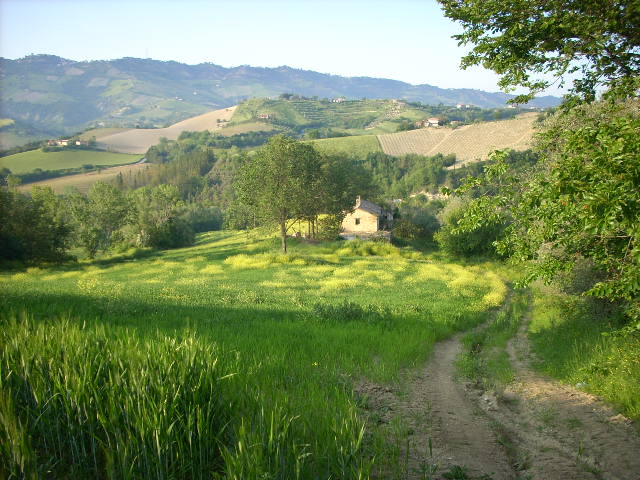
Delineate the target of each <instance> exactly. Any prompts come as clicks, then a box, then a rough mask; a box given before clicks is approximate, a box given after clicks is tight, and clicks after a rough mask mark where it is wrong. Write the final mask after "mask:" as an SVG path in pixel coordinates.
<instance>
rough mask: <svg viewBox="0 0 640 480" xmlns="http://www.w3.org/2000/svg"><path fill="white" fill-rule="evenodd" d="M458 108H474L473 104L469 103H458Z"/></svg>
mask: <svg viewBox="0 0 640 480" xmlns="http://www.w3.org/2000/svg"><path fill="white" fill-rule="evenodd" d="M456 108H457V109H458V110H460V109H463V108H473V105H469V104H468V103H458V104H457V105H456Z"/></svg>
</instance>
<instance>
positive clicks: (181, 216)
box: [0, 182, 222, 263]
mask: <svg viewBox="0 0 640 480" xmlns="http://www.w3.org/2000/svg"><path fill="white" fill-rule="evenodd" d="M221 223H222V214H221V212H220V211H219V210H217V209H215V208H213V207H207V206H204V205H199V204H186V203H185V202H183V201H182V200H181V199H180V194H179V192H178V189H177V188H176V187H175V186H172V185H159V186H155V187H151V186H148V187H143V188H139V189H137V190H134V191H131V192H123V191H121V190H119V189H118V188H116V187H115V186H114V185H109V184H107V183H104V182H97V183H95V184H94V185H93V186H92V187H91V189H90V190H89V192H88V194H87V195H83V194H81V193H79V192H77V191H76V192H73V193H70V194H68V195H64V196H60V195H56V194H54V192H53V190H51V189H50V188H48V187H34V188H33V189H32V191H31V194H30V195H25V194H22V193H20V192H18V191H17V190H15V189H8V188H3V189H0V259H1V260H13V261H21V262H27V263H37V262H60V261H64V260H68V259H70V258H71V256H70V255H69V250H70V249H71V248H74V247H78V248H81V249H82V250H83V251H84V253H85V254H86V256H87V257H89V258H93V257H95V256H96V254H98V253H99V252H106V251H109V250H112V249H118V250H126V249H128V248H131V247H141V248H144V247H149V248H174V247H181V246H186V245H191V244H193V242H194V239H195V233H196V232H198V231H205V230H212V229H216V228H220V226H221Z"/></svg>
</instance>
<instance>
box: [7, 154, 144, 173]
mask: <svg viewBox="0 0 640 480" xmlns="http://www.w3.org/2000/svg"><path fill="white" fill-rule="evenodd" d="M141 158H142V156H141V155H127V154H122V153H111V152H100V151H95V150H60V151H58V152H43V151H42V150H40V149H38V150H31V151H29V152H22V153H16V154H15V155H9V156H8V157H2V158H0V168H2V167H6V168H8V169H9V170H11V172H12V173H16V174H19V173H28V172H32V171H34V170H35V169H36V168H40V169H42V170H62V169H67V168H79V167H82V166H83V165H101V166H112V165H124V164H127V163H133V162H137V161H138V160H140V159H141Z"/></svg>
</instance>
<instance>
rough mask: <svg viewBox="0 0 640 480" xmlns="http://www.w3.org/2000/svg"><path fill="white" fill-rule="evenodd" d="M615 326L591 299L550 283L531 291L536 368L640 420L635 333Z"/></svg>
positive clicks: (639, 346)
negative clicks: (566, 291)
mask: <svg viewBox="0 0 640 480" xmlns="http://www.w3.org/2000/svg"><path fill="white" fill-rule="evenodd" d="M619 328H620V326H619V325H616V324H615V319H614V318H610V316H609V315H607V312H606V311H599V310H598V308H597V307H596V308H594V304H593V300H592V299H590V298H585V297H580V296H576V295H568V294H565V293H561V292H559V291H557V290H555V289H553V288H549V287H540V288H538V289H537V291H536V295H535V300H534V308H533V315H532V319H531V324H530V326H529V335H530V338H531V341H532V343H533V347H534V350H535V353H536V354H537V356H538V358H539V359H540V362H539V363H538V365H537V366H538V368H539V369H540V370H542V371H543V372H545V373H547V374H548V375H551V376H553V377H556V378H558V379H560V380H562V381H564V382H567V383H570V384H572V385H578V386H579V387H580V388H583V389H585V390H587V391H590V392H592V393H595V394H596V395H600V396H602V397H603V398H604V399H606V400H608V401H609V402H612V403H613V404H615V405H616V406H617V407H618V408H619V409H620V410H621V411H622V412H623V413H624V414H625V415H627V416H629V417H631V418H633V419H635V420H640V381H639V380H640V336H638V335H637V334H635V335H634V334H626V335H625V334H621V333H620V332H618V330H619Z"/></svg>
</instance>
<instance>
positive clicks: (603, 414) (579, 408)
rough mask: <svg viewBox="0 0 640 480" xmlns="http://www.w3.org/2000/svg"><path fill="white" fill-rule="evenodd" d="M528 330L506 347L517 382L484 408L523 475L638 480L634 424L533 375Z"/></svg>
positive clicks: (639, 447) (551, 479)
mask: <svg viewBox="0 0 640 480" xmlns="http://www.w3.org/2000/svg"><path fill="white" fill-rule="evenodd" d="M527 326H528V321H526V320H525V321H523V323H522V325H521V326H520V329H519V331H518V334H517V335H516V336H515V337H514V338H513V339H512V340H511V341H510V342H509V344H508V347H507V351H508V353H509V357H510V359H511V364H512V365H513V367H514V369H515V371H516V381H515V382H513V383H512V384H510V385H508V386H507V387H506V388H505V390H504V392H501V393H500V394H499V395H497V398H496V402H494V403H493V404H494V407H493V408H491V407H488V406H487V404H486V403H485V405H484V410H485V413H487V414H488V416H489V417H490V418H492V419H493V420H494V422H495V423H497V424H499V425H500V428H501V429H503V430H504V432H505V433H506V435H507V437H508V438H509V440H510V441H511V443H512V445H513V447H514V448H515V449H516V450H517V452H518V457H519V466H520V467H521V468H522V470H523V472H524V471H526V473H527V476H528V477H529V478H531V479H532V480H536V479H540V480H542V479H545V480H555V479H558V480H565V479H566V480H570V479H607V480H609V479H611V480H616V479H619V480H639V479H640V435H639V434H638V432H637V430H636V428H635V427H634V425H633V423H632V422H631V421H630V420H629V419H627V418H625V417H624V416H622V415H620V414H617V413H616V412H615V411H614V410H613V409H612V408H611V407H609V406H608V405H606V404H605V403H604V402H602V401H601V400H599V399H598V398H596V397H595V396H593V395H590V394H588V393H585V392H583V391H581V390H578V389H576V388H572V387H571V386H568V385H563V384H561V383H559V382H557V381H554V380H552V379H549V378H546V377H544V376H542V375H540V374H538V373H536V372H535V371H534V370H532V368H531V367H530V364H529V362H530V359H531V358H532V356H531V352H530V347H529V342H528V339H527V334H526V332H527ZM488 403H489V405H491V403H492V402H488ZM480 404H481V405H482V404H483V402H480Z"/></svg>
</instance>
